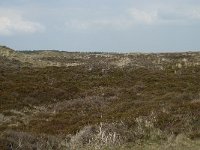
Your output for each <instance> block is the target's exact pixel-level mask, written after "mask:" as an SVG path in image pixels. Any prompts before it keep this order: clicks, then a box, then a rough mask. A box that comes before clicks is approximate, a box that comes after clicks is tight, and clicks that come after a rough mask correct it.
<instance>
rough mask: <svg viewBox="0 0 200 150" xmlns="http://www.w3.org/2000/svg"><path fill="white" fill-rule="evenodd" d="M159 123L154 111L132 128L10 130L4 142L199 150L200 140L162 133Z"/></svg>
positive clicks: (83, 148) (29, 147)
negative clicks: (70, 131)
mask: <svg viewBox="0 0 200 150" xmlns="http://www.w3.org/2000/svg"><path fill="white" fill-rule="evenodd" d="M156 122H157V117H156V114H155V113H153V112H152V113H151V114H150V115H149V116H140V117H137V118H136V119H135V124H134V126H133V127H131V128H130V127H128V126H127V125H126V124H125V123H124V122H122V121H121V122H115V123H100V124H98V125H93V126H92V125H90V126H85V127H84V128H82V129H81V130H80V131H78V132H77V133H76V134H75V135H60V136H50V135H45V134H41V135H33V134H31V133H25V132H16V131H7V132H5V133H2V140H4V141H6V142H7V143H8V146H11V147H12V150H18V149H20V150H77V149H80V150H100V149H106V150H107V149H113V150H114V149H119V150H125V149H144V150H146V149H147V150H154V149H164V150H168V149H172V150H173V149H174V150H176V149H180V150H181V149H183V150H184V149H185V150H186V149H194V150H196V149H199V147H200V141H199V140H191V139H190V138H189V137H188V135H187V134H178V135H175V134H173V133H167V132H165V131H162V130H160V129H158V128H156V127H155V124H156Z"/></svg>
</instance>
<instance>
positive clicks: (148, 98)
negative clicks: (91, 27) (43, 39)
mask: <svg viewBox="0 0 200 150" xmlns="http://www.w3.org/2000/svg"><path fill="white" fill-rule="evenodd" d="M7 49H8V48H7V47H0V83H1V84H0V103H1V104H0V132H1V135H0V149H6V148H8V147H9V146H12V147H13V149H22V150H28V149H38V150H39V149H41V150H44V149H49V150H50V149H55V150H57V149H58V150H65V149H119V150H121V149H122V150H123V149H199V147H200V142H199V137H200V109H199V107H200V84H199V82H200V65H199V64H200V59H199V58H200V53H198V52H196V53H192V52H190V53H170V54H167V53H166V54H114V53H112V54H108V53H97V54H96V53H68V52H58V51H52V52H50V51H37V52H28V51H27V52H19V51H18V52H16V51H12V50H11V49H8V51H7ZM72 64H73V65H72ZM75 64H76V65H75Z"/></svg>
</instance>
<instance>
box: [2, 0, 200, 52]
mask: <svg viewBox="0 0 200 150" xmlns="http://www.w3.org/2000/svg"><path fill="white" fill-rule="evenodd" d="M199 36H200V1H199V0H0V44H1V45H7V46H9V47H11V48H14V49H19V50H22V49H23V50H25V49H26V50H29V49H30V50H34V49H59V50H68V51H111V52H113V51H117V52H138V51H140V52H164V51H189V50H200V38H199Z"/></svg>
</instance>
